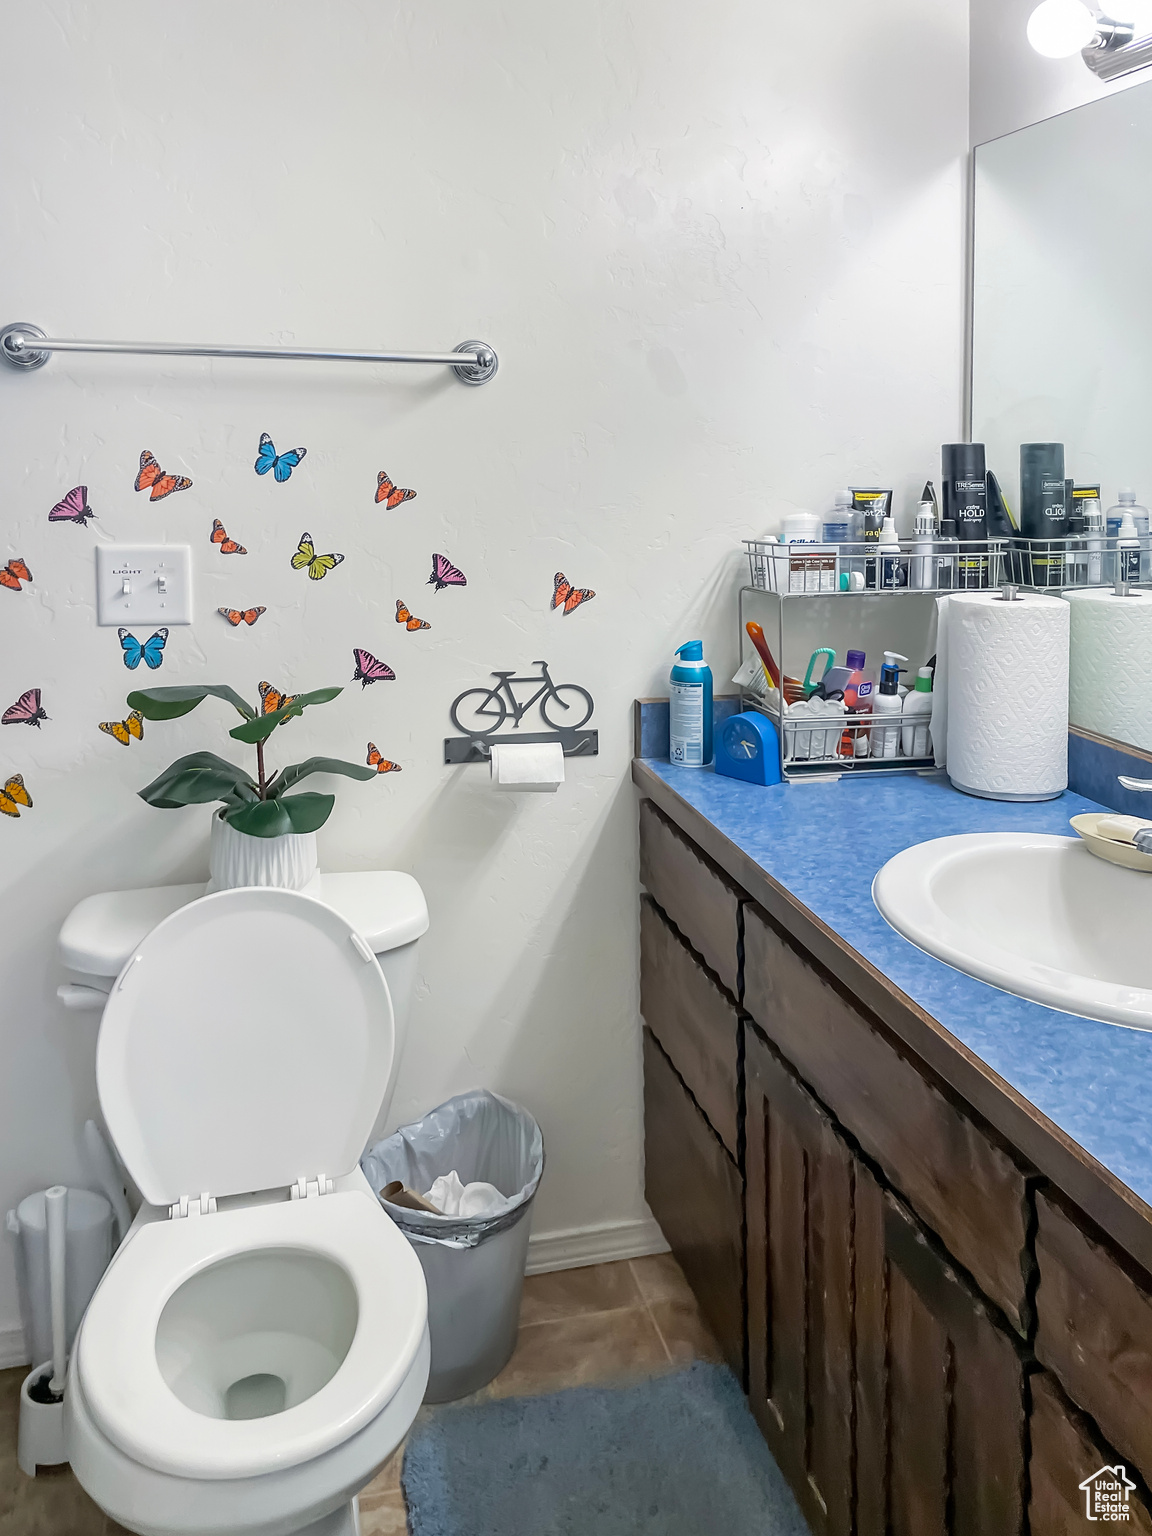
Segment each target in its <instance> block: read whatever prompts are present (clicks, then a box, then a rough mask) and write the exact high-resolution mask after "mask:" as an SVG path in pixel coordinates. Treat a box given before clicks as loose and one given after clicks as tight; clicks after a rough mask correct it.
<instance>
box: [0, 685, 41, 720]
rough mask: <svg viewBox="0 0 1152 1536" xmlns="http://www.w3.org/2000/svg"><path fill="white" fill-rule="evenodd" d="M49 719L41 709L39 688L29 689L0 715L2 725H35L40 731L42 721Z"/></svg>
mask: <svg viewBox="0 0 1152 1536" xmlns="http://www.w3.org/2000/svg"><path fill="white" fill-rule="evenodd" d="M47 718H48V716H47V715H46V714H45V713H44V711H43V710H42V709H41V708H40V690H39V688H29V689H28V691H27V692H26V693H22V694H21V695H20V697H19V698H18V699H17V700H16V702H15V704H9V706H8V708H7V709H6V710H5V711H4V713H3V714H2V715H0V725H34V726H35V727H36V729H37V730H39V729H40V722H41V720H47Z"/></svg>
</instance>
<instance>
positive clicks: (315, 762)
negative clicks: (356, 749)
mask: <svg viewBox="0 0 1152 1536" xmlns="http://www.w3.org/2000/svg"><path fill="white" fill-rule="evenodd" d="M313 773H342V774H343V775H344V777H345V778H346V779H374V778H376V777H377V774H376V770H375V768H367V767H365V766H364V764H363V763H346V762H344V761H343V760H342V759H341V758H338V757H310V758H308V760H307V761H306V762H303V763H293V764H292V765H291V766H290V767H288V768H285V769H284V770H283V772H281V773H278V774H277V775H276V777H275V778H274V779H273V780H272V782H271V784H269V786H268V795H269V798H272V797H273V796H275V795H282V794H283V793H284V791H285V790H286V789H291V788H292V786H293V784H299V782H300V780H301V779H306V778H307V777H308V776H309V774H313Z"/></svg>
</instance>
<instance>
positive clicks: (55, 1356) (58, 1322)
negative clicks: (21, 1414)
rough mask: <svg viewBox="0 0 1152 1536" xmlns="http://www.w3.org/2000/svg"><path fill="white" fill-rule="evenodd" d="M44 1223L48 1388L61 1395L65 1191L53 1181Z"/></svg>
mask: <svg viewBox="0 0 1152 1536" xmlns="http://www.w3.org/2000/svg"><path fill="white" fill-rule="evenodd" d="M44 1210H45V1214H46V1216H47V1225H48V1294H49V1298H50V1300H51V1304H52V1380H51V1381H50V1382H49V1383H48V1386H49V1389H50V1390H51V1391H52V1392H54V1393H56V1395H57V1396H62V1395H63V1392H64V1381H65V1376H66V1368H67V1340H68V1324H67V1314H66V1312H65V1309H64V1302H65V1296H64V1277H65V1264H64V1255H65V1249H66V1247H67V1242H68V1191H67V1189H65V1187H64V1185H63V1184H54V1185H53V1186H52V1188H51V1189H48V1190H45V1192H44Z"/></svg>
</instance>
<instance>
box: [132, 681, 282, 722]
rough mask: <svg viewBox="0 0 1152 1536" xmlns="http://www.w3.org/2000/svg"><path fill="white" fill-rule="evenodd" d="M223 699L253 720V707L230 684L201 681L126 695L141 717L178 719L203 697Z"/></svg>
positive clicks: (192, 708) (247, 718) (143, 689)
mask: <svg viewBox="0 0 1152 1536" xmlns="http://www.w3.org/2000/svg"><path fill="white" fill-rule="evenodd" d="M208 697H212V698H216V699H224V700H225V701H226V702H227V703H229V704H231V705H232V707H233V708H234V709H236V710H238V711H239V713H240V714H242V715H243V716H244V718H245V720H255V718H256V711H255V710H254V709H253V708H252V706H251V704H246V703H245V701H244V700H243V699H242V698H241V697H240V695H239V694H238V693H237V692H236V690H235V689H234V688H229V687H228V686H227V685H226V684H224V683H205V684H203V685H200V686H197V687H194V688H192V687H188V688H139V689H137V690H136V691H135V692H133V693H130V694H129V695H128V708H129V709H138V710H139V711H140V713H141V714H142V715H143V716H144V718H145V720H178V719H179V718H180V716H181V715H188V714H191V712H192V711H193V710H194V709H195V708H196V706H197V705H198V704H200V703H202V702H203V701H204V700H205V699H206V698H208Z"/></svg>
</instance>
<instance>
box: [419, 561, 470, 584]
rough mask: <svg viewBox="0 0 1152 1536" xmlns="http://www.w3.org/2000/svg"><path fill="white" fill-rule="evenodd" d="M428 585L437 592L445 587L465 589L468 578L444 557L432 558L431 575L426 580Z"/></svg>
mask: <svg viewBox="0 0 1152 1536" xmlns="http://www.w3.org/2000/svg"><path fill="white" fill-rule="evenodd" d="M428 585H429V586H430V587H435V588H436V591H437V592H441V591H443V589H444V588H445V587H466V586H467V585H468V578H467V577H466V576H465V575H464V572H463V571H461V570H458V569H457V568H456V566H454V565H453V564H452V562H451V560H449V559H448V558H447V556H445V555H433V556H432V574H431V576H429V578H428Z"/></svg>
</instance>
